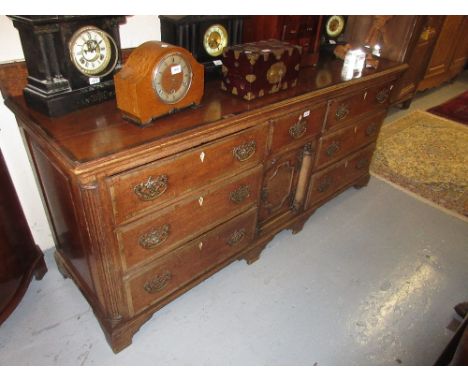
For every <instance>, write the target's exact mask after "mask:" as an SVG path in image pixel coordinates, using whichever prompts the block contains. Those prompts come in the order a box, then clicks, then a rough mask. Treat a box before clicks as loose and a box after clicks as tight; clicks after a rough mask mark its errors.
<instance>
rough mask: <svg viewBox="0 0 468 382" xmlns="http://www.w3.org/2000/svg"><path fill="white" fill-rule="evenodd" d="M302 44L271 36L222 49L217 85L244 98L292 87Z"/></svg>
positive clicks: (296, 75) (297, 73)
mask: <svg viewBox="0 0 468 382" xmlns="http://www.w3.org/2000/svg"><path fill="white" fill-rule="evenodd" d="M301 57H302V47H301V46H299V45H293V44H290V43H288V42H284V41H279V40H275V39H269V40H262V41H257V42H252V43H246V44H240V45H235V46H231V47H229V48H226V49H225V50H224V52H223V56H222V58H223V69H222V72H223V77H222V80H221V89H223V90H225V91H227V92H229V93H231V94H232V95H235V96H239V97H242V98H244V99H245V100H247V101H250V100H253V99H255V98H258V97H263V96H265V95H266V96H268V95H269V94H273V93H276V92H278V91H282V90H286V89H289V88H293V87H295V86H296V84H297V77H298V75H299V69H300V62H301Z"/></svg>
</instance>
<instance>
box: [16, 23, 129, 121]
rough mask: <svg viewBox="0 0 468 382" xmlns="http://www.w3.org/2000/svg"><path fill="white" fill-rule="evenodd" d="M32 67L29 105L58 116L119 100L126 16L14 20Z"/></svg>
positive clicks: (29, 68) (27, 63) (29, 65)
mask: <svg viewBox="0 0 468 382" xmlns="http://www.w3.org/2000/svg"><path fill="white" fill-rule="evenodd" d="M10 18H11V19H12V20H13V25H14V26H15V27H16V28H17V29H18V32H19V35H20V38H21V45H22V47H23V52H24V57H25V60H26V65H27V67H28V73H29V75H28V79H27V80H28V81H27V82H28V83H27V86H26V87H25V88H24V96H25V98H26V102H27V103H28V105H30V106H31V107H33V108H34V109H36V110H39V111H41V112H42V113H45V114H47V115H51V116H58V115H62V114H65V113H68V112H70V111H73V110H76V109H79V108H82V107H86V106H89V105H92V104H96V103H99V102H102V101H105V100H108V99H110V98H113V97H114V95H115V93H114V82H113V76H114V73H115V71H116V70H117V69H119V66H120V60H121V52H120V37H119V24H121V23H123V22H125V17H124V16H39V15H35V16H10Z"/></svg>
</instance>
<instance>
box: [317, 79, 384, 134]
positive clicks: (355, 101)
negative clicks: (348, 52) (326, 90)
mask: <svg viewBox="0 0 468 382" xmlns="http://www.w3.org/2000/svg"><path fill="white" fill-rule="evenodd" d="M392 89H393V84H388V83H387V84H383V85H379V86H374V87H372V88H369V89H363V90H360V91H359V92H355V93H352V94H351V95H347V96H345V97H341V98H337V99H334V100H331V101H329V104H330V107H329V110H328V115H327V121H326V123H325V128H326V129H331V128H333V127H335V126H337V125H339V124H341V123H342V122H346V121H349V120H351V119H353V118H354V117H356V116H358V115H360V114H364V113H367V112H368V111H371V110H374V109H375V107H376V106H377V107H387V106H388V103H389V100H390V93H391V90H392Z"/></svg>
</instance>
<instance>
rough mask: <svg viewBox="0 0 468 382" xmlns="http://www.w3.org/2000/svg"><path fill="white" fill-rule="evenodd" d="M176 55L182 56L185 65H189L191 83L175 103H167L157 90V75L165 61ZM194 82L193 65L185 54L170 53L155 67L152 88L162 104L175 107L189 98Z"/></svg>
mask: <svg viewBox="0 0 468 382" xmlns="http://www.w3.org/2000/svg"><path fill="white" fill-rule="evenodd" d="M175 55H177V56H180V57H181V58H182V60H183V61H184V62H185V64H186V65H187V67H188V68H189V70H190V82H189V84H188V85H187V87H186V88H185V91H184V93H183V95H182V96H180V97H179V98H178V99H176V100H174V101H167V100H165V99H163V98H161V96H160V95H159V93H158V91H157V88H156V84H155V78H156V75H157V73H158V72H159V70H160V67H161V64H162V63H163V61H165V60H166V59H167V58H168V57H171V56H175ZM192 80H193V69H192V65H190V62H189V61H188V60H187V58H186V57H185V55H184V54H183V53H181V52H169V53H167V54H165V55H164V56H162V57H161V59H160V60H159V61H158V63H157V64H156V65H155V67H154V69H153V73H152V74H151V87H152V88H153V91H154V93H155V95H156V96H157V97H158V99H159V100H160V101H161V102H163V103H165V104H167V105H174V104H176V103H178V102H180V101H182V100H183V99H184V98H185V97H186V96H187V93H188V91H189V90H190V88H191V86H192Z"/></svg>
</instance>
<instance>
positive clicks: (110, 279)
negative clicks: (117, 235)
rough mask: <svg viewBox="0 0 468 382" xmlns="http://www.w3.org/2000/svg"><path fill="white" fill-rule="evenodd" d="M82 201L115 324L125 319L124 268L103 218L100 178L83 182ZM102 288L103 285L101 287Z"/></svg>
mask: <svg viewBox="0 0 468 382" xmlns="http://www.w3.org/2000/svg"><path fill="white" fill-rule="evenodd" d="M80 194H81V201H82V207H83V213H84V219H85V223H86V226H87V236H88V240H89V243H88V244H89V250H90V253H89V254H88V259H89V260H88V261H89V262H93V265H94V266H95V267H96V271H97V275H98V278H99V280H98V282H99V284H100V285H101V286H102V290H101V291H98V293H99V292H100V293H102V294H103V301H101V303H104V304H105V306H104V310H105V312H103V313H104V314H105V316H106V317H104V318H105V320H106V321H108V322H109V324H110V326H111V327H113V326H115V325H116V324H118V323H119V322H120V321H121V320H122V318H123V317H122V313H121V312H122V309H121V308H120V306H121V304H122V302H123V293H122V290H121V288H120V287H119V285H121V281H120V272H119V270H118V269H116V267H115V265H116V264H119V262H120V260H119V259H118V258H117V256H118V255H117V254H116V253H115V252H114V250H113V248H112V243H110V242H109V241H108V240H105V238H107V237H109V234H108V233H106V232H105V229H106V226H107V225H106V220H105V218H103V204H102V202H101V199H100V194H99V185H98V183H97V182H93V183H91V184H86V185H80ZM100 289H101V288H100Z"/></svg>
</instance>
